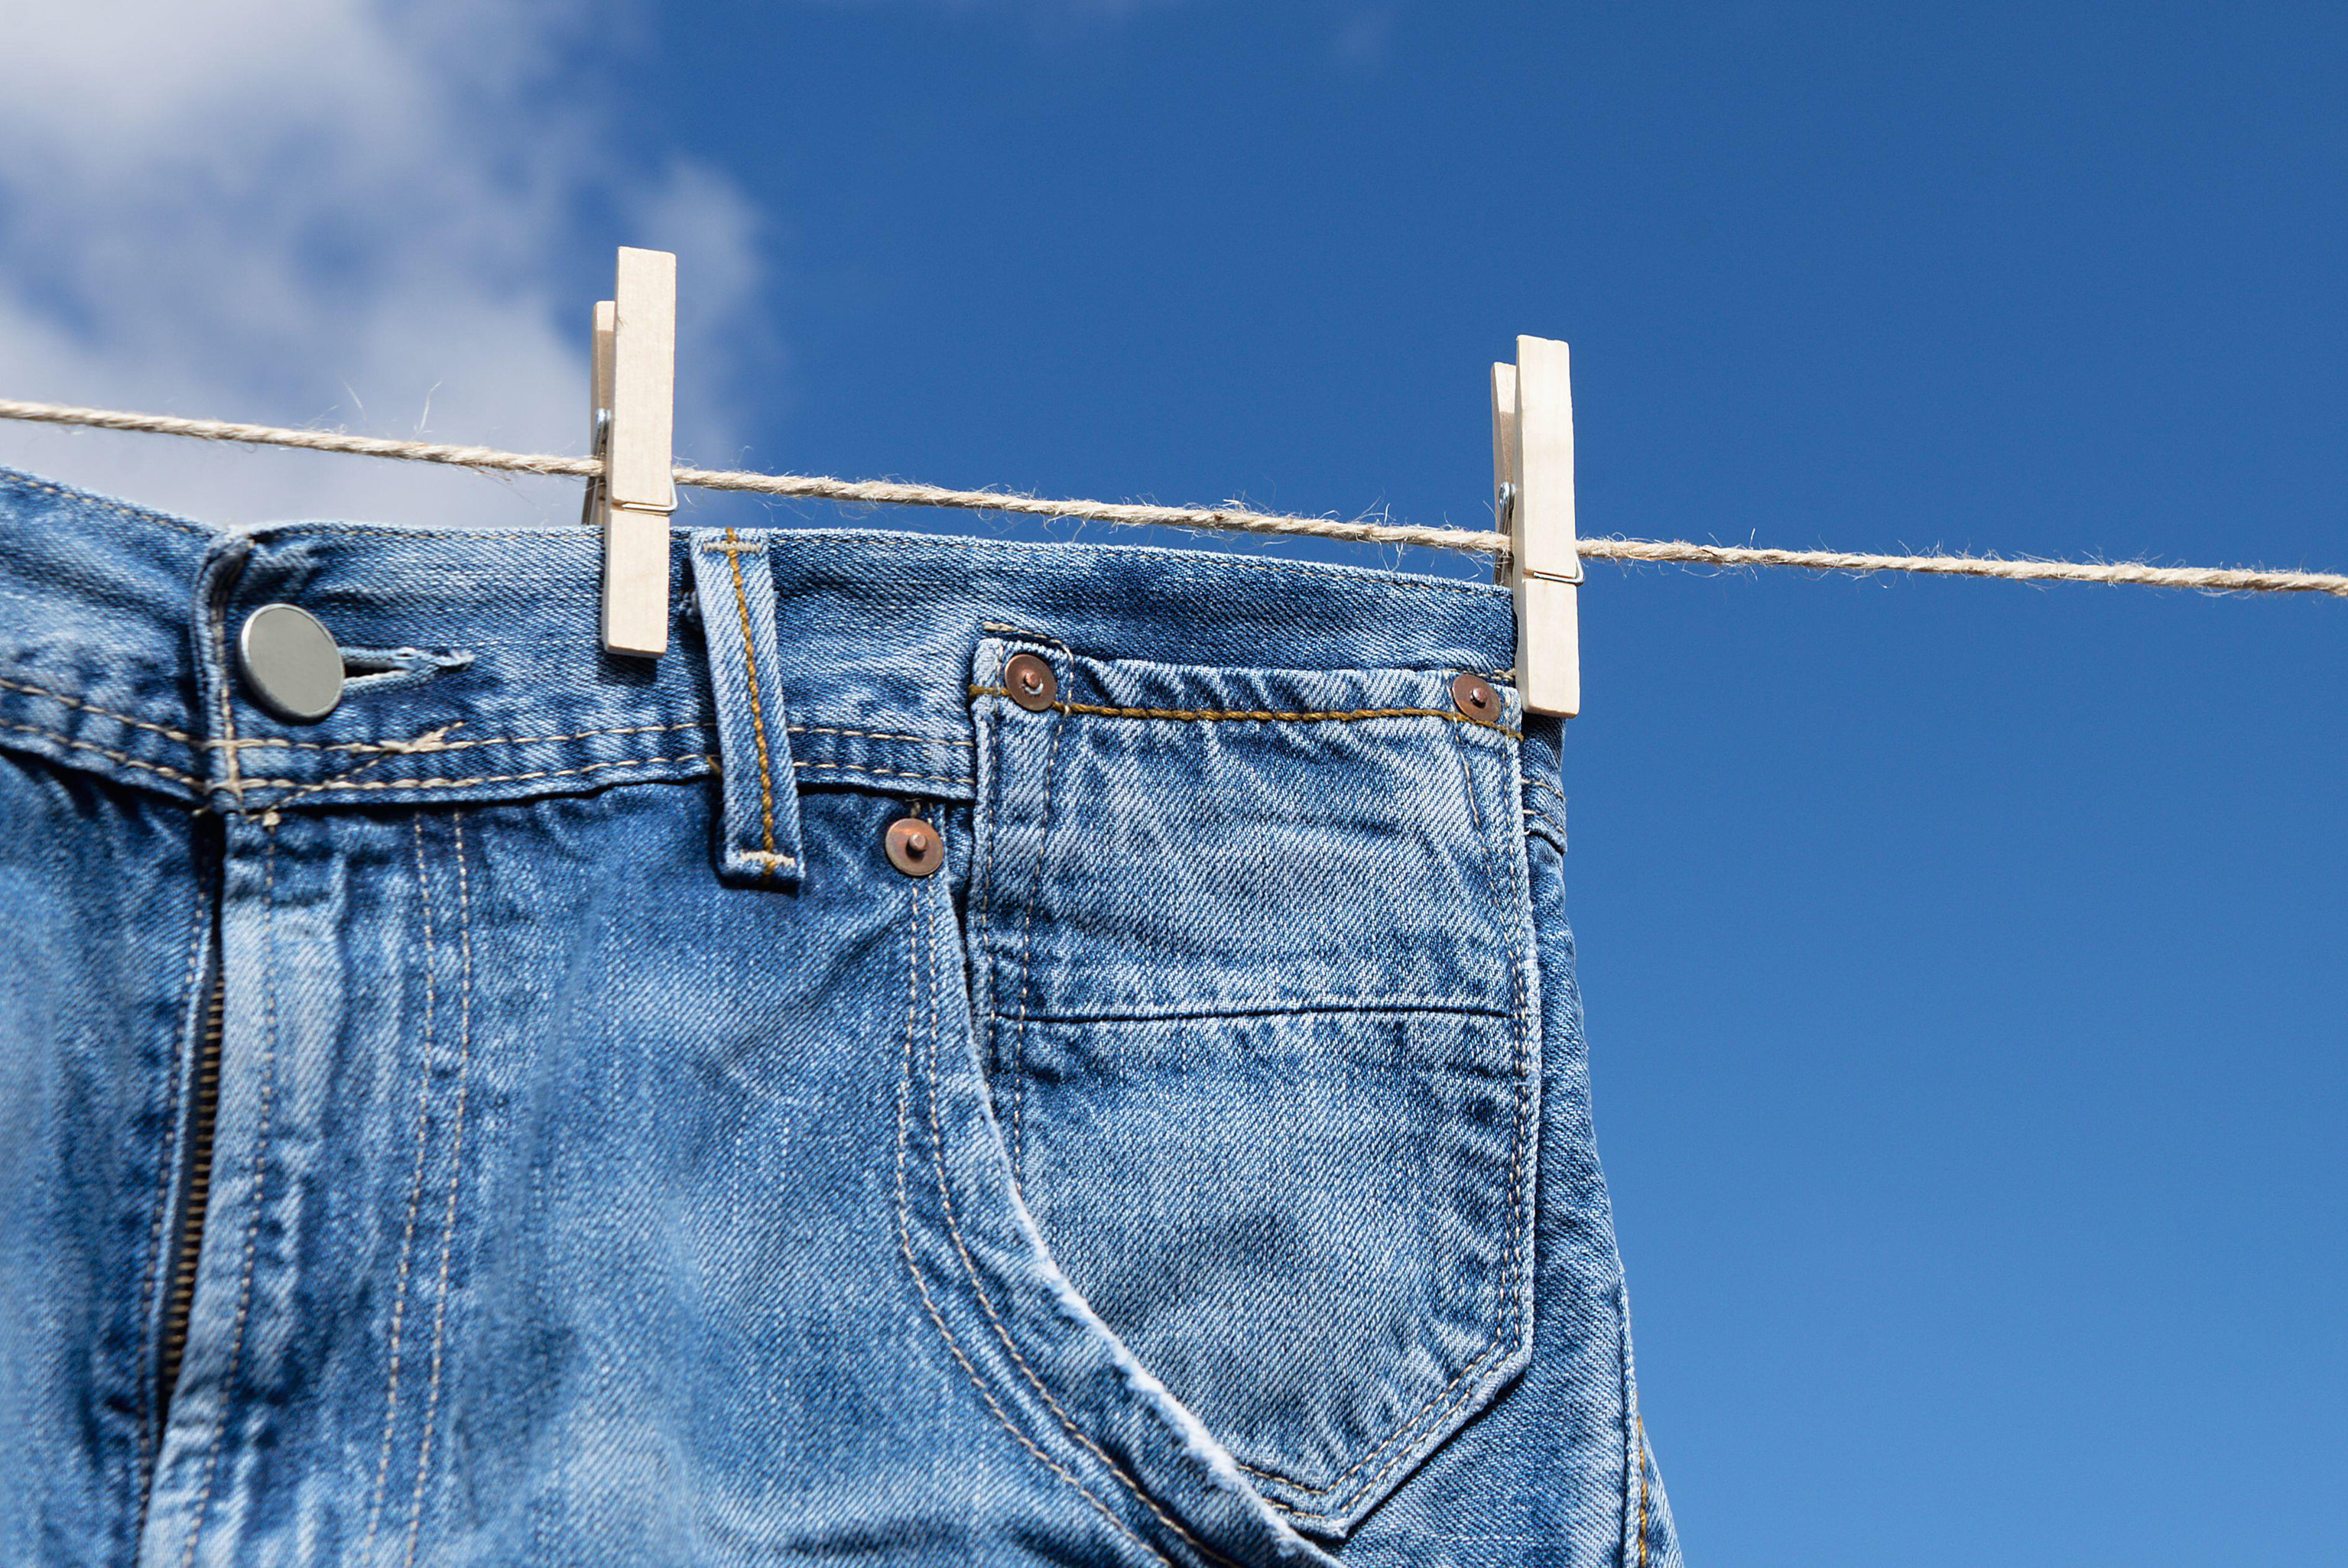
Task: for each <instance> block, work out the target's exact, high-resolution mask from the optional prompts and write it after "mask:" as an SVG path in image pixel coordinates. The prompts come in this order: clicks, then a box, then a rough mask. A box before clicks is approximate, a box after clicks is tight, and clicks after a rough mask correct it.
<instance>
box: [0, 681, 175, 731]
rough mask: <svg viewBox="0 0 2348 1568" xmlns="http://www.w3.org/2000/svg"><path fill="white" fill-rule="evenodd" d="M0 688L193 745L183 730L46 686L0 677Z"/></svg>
mask: <svg viewBox="0 0 2348 1568" xmlns="http://www.w3.org/2000/svg"><path fill="white" fill-rule="evenodd" d="M0 687H5V688H6V689H8V690H9V691H20V692H24V693H25V694H26V695H27V696H45V697H47V698H49V699H50V700H51V701H52V702H61V703H63V704H65V705H66V706H67V707H77V708H79V709H81V710H82V711H83V712H84V713H95V714H102V715H104V716H105V717H108V718H118V719H120V720H121V721H122V722H123V723H125V724H128V725H133V726H135V727H138V728H140V729H151V730H153V731H154V732H155V733H156V734H158V735H160V736H163V737H164V738H167V739H170V740H176V741H179V742H180V743H181V744H182V745H188V746H192V745H194V744H195V742H194V740H193V738H191V737H190V736H189V734H188V733H187V731H185V730H182V729H166V728H164V727H162V726H161V725H160V724H149V723H148V722H147V721H146V720H145V719H143V718H133V717H130V716H129V714H127V713H117V712H115V711H114V710H113V709H112V708H110V707H98V704H96V703H94V702H84V701H82V699H81V698H79V697H77V696H67V695H66V694H65V693H63V692H61V691H51V690H50V689H49V688H48V687H46V686H35V685H33V684H32V683H31V682H30V681H13V680H8V679H6V678H5V677H0Z"/></svg>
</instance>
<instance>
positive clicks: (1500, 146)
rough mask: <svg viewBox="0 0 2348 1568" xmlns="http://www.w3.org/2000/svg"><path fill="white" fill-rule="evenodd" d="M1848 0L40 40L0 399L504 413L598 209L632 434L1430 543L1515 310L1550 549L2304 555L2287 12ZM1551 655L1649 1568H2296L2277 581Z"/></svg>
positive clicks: (354, 492) (2302, 1132)
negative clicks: (1263, 513)
mask: <svg viewBox="0 0 2348 1568" xmlns="http://www.w3.org/2000/svg"><path fill="white" fill-rule="evenodd" d="M1919 11H1920V8H1917V7H1869V6H1855V5H1854V6H1847V7H1837V8H1827V7H1807V8H1805V7H1787V6H1776V5H1694V6H1690V5H1665V6H1653V7H1642V8H1639V9H1638V10H1637V11H1636V12H1630V11H1601V10H1599V9H1598V8H1588V9H1586V10H1582V11H1581V12H1579V13H1578V14H1577V12H1576V11H1574V10H1569V9H1568V8H1564V7H1557V6H1548V5H1524V6H1513V7H1512V6H1501V5H1494V6H1487V7H1459V6H1437V5H1428V4H1424V3H1421V4H1390V5H1355V4H1343V3H1338V0H1327V3H1319V0H1306V3H1302V4H1297V5H1288V6H1282V7H1268V6H1262V5H1229V4H1209V3H1205V0H1128V3H1126V4H1081V3H1078V0H1000V3H992V4H990V3H983V0H970V3H966V4H944V3H930V4H923V3H921V0H904V3H902V4H893V5H882V4H872V5H858V4H848V3H845V0H843V3H839V4H833V5H738V6H732V7H728V6H723V5H696V6H682V5H677V6H667V7H660V6H646V5H618V4H605V5H600V6H598V7H594V8H581V7H576V6H555V5H546V4H535V3H515V0H502V3H497V4H477V5H468V6H465V7H461V8H457V7H450V6H445V5H421V6H407V7H403V8H402V9H401V10H400V11H399V12H398V13H397V14H396V16H394V15H390V14H386V13H378V12H376V11H374V10H371V9H369V8H367V7H366V6H362V5H352V4H347V3H345V4H338V5H330V4H323V3H322V4H318V5H304V6H299V7H296V6H292V5H255V4H250V3H246V0H231V3H228V4H224V5H221V6H220V7H216V8H210V9H207V11H206V12H205V18H204V23H203V25H202V26H196V25H194V24H193V23H191V22H183V21H182V20H180V19H178V13H177V12H176V11H175V10H173V9H172V8H170V7H168V6H163V5H160V4H148V3H139V4H126V3H124V0H99V3H95V4H91V5H83V6H77V7H73V8H70V9H67V8H43V9H42V14H41V15H38V16H37V17H36V18H34V19H29V20H25V21H21V22H12V24H11V26H12V28H15V29H16V30H17V36H15V37H14V38H12V46H11V48H10V50H9V51H8V57H7V59H5V60H0V367H5V376H0V382H5V387H0V391H5V395H7V396H14V397H53V398H61V399H69V400H77V401H91V402H103V403H110V404H113V405H115V406H119V407H140V408H146V407H169V408H171V409H174V410H176V411H180V412H185V413H192V414H201V415H211V416H216V417H221V418H253V419H262V420H273V421H281V422H295V423H306V422H322V423H328V424H335V425H342V426H347V427H348V428H355V429H366V430H369V431H375V432H396V433H406V432H408V431H411V430H416V429H423V430H426V431H427V432H428V433H430V434H433V435H435V436H437V437H438V438H444V439H463V440H473V439H479V440H486V441H493V442H503V443H510V444H514V445H523V446H531V447H544V448H554V449H577V448H578V445H579V441H580V438H581V434H582V425H583V420H582V417H581V409H582V406H583V400H584V399H583V380H584V369H583V361H582V355H581V347H582V343H583V330H582V324H583V322H584V320H585V313H586V309H587V306H588V304H589V302H591V301H592V299H593V298H595V297H597V294H598V293H599V292H600V291H601V290H602V288H604V287H607V286H608V282H609V276H610V265H611V251H612V247H613V244H614V243H615V242H633V243H644V244H653V245H659V246H663V247H664V248H670V249H675V250H676V251H678V252H679V253H680V256H681V275H682V287H683V290H684V308H685V316H686V327H687V331H686V336H685V347H684V351H683V356H682V359H681V366H680V369H681V376H682V382H683V384H682V387H681V391H680V408H679V427H678V447H679V451H680V453H681V454H682V455H683V456H685V457H686V458H688V459H692V460H695V461H700V462H705V463H711V464H718V465H733V464H741V465H746V466H756V467H762V468H769V469H800V470H811V471H822V472H830V473H841V474H850V475H855V476H860V477H862V476H875V475H884V474H885V475H893V476H899V477H905V478H914V479H922V480H933V481H937V482H942V483H949V484H1004V485H1009V486H1014V487H1018V488H1023V489H1032V490H1039V491H1044V492H1048V493H1056V494H1071V495H1094V496H1105V497H1112V498H1128V497H1145V496H1146V497H1153V498H1156V499H1159V500H1168V501H1176V502H1207V501H1213V500H1221V499H1223V498H1226V497H1231V496H1244V497H1245V498H1247V499H1249V500H1252V501H1254V502H1256V503H1258V504H1260V505H1263V506H1267V507H1272V508H1279V509H1292V510H1298V511H1334V512H1339V513H1344V514H1347V515H1351V514H1354V513H1357V512H1361V511H1366V510H1371V509H1375V508H1385V509H1388V510H1390V511H1392V512H1393V513H1394V514H1395V515H1396V516H1398V517H1402V518H1406V519H1408V520H1410V521H1422V522H1436V521H1450V522H1454V523H1461V524H1468V525H1480V524H1481V523H1483V522H1485V521H1488V515H1489V514H1488V486H1489V456H1488V453H1489V432H1488V415H1487V407H1486V393H1485V375H1486V366H1488V363H1489V362H1490V361H1491V360H1493V359H1495V358H1498V357H1504V356H1506V355H1507V353H1508V351H1509V346H1510V343H1511V340H1512V338H1513V335H1515V334H1517V333H1519V332H1529V333H1536V334H1540V335H1550V336H1558V337H1563V338H1566V339H1568V340H1570V342H1571V343H1572V345H1573V347H1574V368H1575V399H1576V412H1577V423H1578V435H1579V444H1580V463H1581V475H1580V479H1581V524H1582V527H1583V529H1584V531H1590V532H1620V533H1624V534H1629V535H1633V536H1668V537H1680V538H1698V539H1718V540H1723V541H1735V542H1742V541H1746V540H1756V541H1758V542H1765V543H1775V544H1785V545H1796V546H1807V545H1828V546H1834V547H1841V548H1849V549H1869V550H1880V549H1896V548H1900V547H1920V546H1931V545H1936V544H1945V545H1949V546H1952V547H1966V548H1978V549H1993V550H2000V551H2005V552H2031V553H2042V554H2049V555H2065V556H2086V555H2106V556H2112V557H2146V558H2152V559H2157V560H2162V561H2182V562H2200V563H2211V564H2236V563H2264V564H2269V565H2285V566H2295V565H2305V566H2309V567H2313V568H2319V569H2329V570H2342V569H2348V478H2344V477H2343V476H2348V390H2343V387H2348V381H2343V377H2342V375H2341V373H2340V366H2342V365H2343V363H2348V307H2343V288H2342V284H2341V280H2342V279H2343V276H2348V201H2343V188H2348V95H2343V93H2342V91H2341V88H2340V84H2341V82H2342V81H2343V79H2348V15H2344V14H2343V13H2342V12H2341V11H2339V10H2338V9H2337V8H2336V7H2323V6H2316V5H2276V6H2250V7H2240V6H2231V7H2219V6H2207V7H2199V8H2190V7H2160V6H2127V7H2120V6H2112V7H2093V8H2091V7H2046V6H2018V5H1965V6H1962V7H1960V6H1943V7H1938V8H1936V9H1935V10H1934V11H1933V12H1932V13H1931V14H1923V15H1920V14H1919ZM126 13H128V14H129V15H125V14H126ZM0 460H10V461H15V462H20V463H24V464H26V465H28V466H32V467H36V468H39V469H45V470H46V471H49V472H52V473H56V474H58V475H61V476H62V477H66V478H68V479H73V480H80V481H83V482H87V483H92V484H96V485H99V486H102V487H105V488H108V489H111V490H120V491H127V492H129V493H130V494H132V495H134V496H138V497H139V498H141V499H145V500H154V501H158V502H161V503H164V504H170V505H176V506H180V507H184V508H187V509H190V510H194V511H202V512H205V513H207V514H208V515H213V516H218V517H259V516H265V515H281V516H282V515H321V514H327V515H357V516H376V517H395V518H398V519H401V520H432V519H445V520H448V521H479V520H491V519H505V520H512V519H514V518H518V517H519V518H528V517H530V516H541V515H542V516H545V517H548V518H550V519H557V520H560V519H562V518H566V517H569V516H572V515H575V510H576V504H577V502H576V492H575V489H573V488H571V487H564V486H552V485H533V484H508V483H500V482H494V481H489V480H480V479H477V478H471V477H468V476H464V475H456V474H441V473H420V474H419V473H414V472H410V471H408V470H407V469H404V468H396V467H394V466H391V465H370V464H367V463H365V462H362V461H359V460H356V459H306V458H302V457H296V456H291V455H283V454H276V455H271V454H248V453H238V452H225V451H211V450H203V449H199V450H193V451H191V450H187V449H178V448H173V447H170V444H168V443H164V442H160V441H157V440H152V439H149V440H145V441H143V442H142V441H139V440H136V439H129V438H108V437H102V436H95V435H90V434H88V433H84V434H79V435H66V434H62V433H57V432H41V431H24V430H12V429H6V428H0ZM705 504H706V503H705ZM722 504H723V506H725V507H731V508H735V509H736V511H735V512H729V513H725V515H729V516H730V515H740V516H742V517H743V518H744V520H745V521H755V520H756V519H757V518H758V517H759V516H761V515H762V511H761V510H760V509H759V508H758V507H757V503H754V502H748V501H743V500H730V501H726V502H724V503H722ZM704 515H711V514H710V513H705V514H704ZM776 515H777V516H778V519H779V520H782V521H822V520H824V518H825V517H826V515H827V514H826V513H825V512H824V511H823V509H820V508H815V507H794V508H788V509H784V510H782V511H779V512H778V513H777V514H776ZM902 521H906V522H907V523H908V525H910V526H922V527H938V526H951V527H955V528H963V529H982V530H983V529H995V528H1001V527H1007V525H1002V524H998V523H995V522H992V521H984V520H971V519H945V520H941V519H937V518H911V519H906V520H902ZM1102 533H1103V531H1100V530H1097V529H1093V530H1087V531H1086V536H1087V537H1098V536H1102ZM1218 547H1226V548H1239V549H1246V550H1258V551H1272V552H1278V551H1279V550H1281V549H1283V548H1286V547H1276V546H1270V545H1265V544H1262V543H1257V542H1242V543H1235V544H1220V545H1218ZM1300 548H1309V547H1300ZM1313 552H1315V553H1320V554H1323V555H1325V556H1331V557H1334V558H1340V559H1350V560H1356V561H1373V562H1375V561H1378V560H1383V559H1391V558H1392V557H1390V556H1386V555H1381V554H1380V553H1379V552H1365V551H1359V550H1346V549H1342V548H1338V547H1323V548H1319V549H1317V550H1314V551H1313ZM1409 563H1410V564H1413V565H1415V566H1418V567H1421V568H1423V569H1426V570H1433V571H1442V572H1449V573H1461V574H1465V573H1470V572H1472V571H1474V570H1475V568H1474V567H1473V566H1472V565H1471V564H1470V563H1468V562H1465V561H1457V560H1449V559H1444V558H1438V557H1432V556H1429V557H1417V556H1414V557H1412V558H1411V560H1410V562H1409ZM1582 617H1583V649H1582V656H1583V662H1584V686H1585V694H1586V695H1585V717H1582V718H1581V719H1580V720H1578V721H1577V722H1576V723H1575V724H1574V725H1573V727H1572V728H1571V730H1570V735H1569V739H1568V762H1567V767H1568V785H1569V790H1570V795H1571V799H1572V805H1571V823H1570V826H1571V832H1572V841H1573V849H1572V853H1571V855H1570V867H1569V870H1570V875H1571V879H1572V883H1571V903H1572V908H1573V911H1574V918H1575V923H1576V929H1577V934H1578V936H1579V938H1580V941H1581V952H1582V956H1583V965H1584V969H1583V979H1584V984H1585V986H1586V989H1587V993H1588V1001H1589V1010H1590V1025H1591V1036H1592V1040H1593V1048H1594V1072H1595V1078H1596V1084H1597V1091H1598V1096H1599V1100H1598V1126H1599V1134H1600V1140H1601V1151H1602V1152H1603V1154H1604V1156H1605V1158H1606V1162H1607V1167H1608V1171H1609V1172H1610V1175H1611V1178H1612V1182H1613V1185H1614V1191H1615V1195H1616V1201H1617V1205H1618V1220H1619V1224H1620V1229H1621V1237H1622V1250H1623V1253H1624V1254H1625V1257H1626V1260H1627V1262H1628V1264H1629V1266H1630V1270H1631V1277H1632V1300H1633V1305H1634V1308H1635V1313H1636V1321H1637V1326H1638V1331H1639V1352H1640V1369H1641V1378H1642V1383H1643V1398H1644V1405H1645V1411H1646V1418H1647V1422H1648V1427H1649V1430H1650V1432H1651V1434H1652V1435H1653V1439H1654V1441H1655V1444H1656V1447H1657V1449H1658V1451H1659V1454H1660V1457H1661V1459H1662V1461H1663V1468H1664V1473H1665V1476H1666V1478H1667V1480H1668V1481H1669V1483H1670V1486H1671V1488H1672V1491H1673V1503H1674V1506H1675V1508H1676V1511H1677V1512H1678V1516H1679V1520H1680V1523H1681V1526H1682V1530H1683V1533H1684V1537H1685V1541H1686V1545H1687V1548H1688V1551H1689V1554H1690V1561H1691V1562H1692V1563H1698V1564H1704V1563H1722V1564H1725V1563H1736V1564H1740V1565H1745V1568H1754V1565H1774V1564H1787V1565H1793V1564H1800V1565H1802V1568H1827V1565H1839V1564H1846V1563H1848V1564H1868V1565H1876V1564H1883V1563H1901V1564H1911V1563H1912V1564H1960V1563H1962V1564H1966V1565H1968V1568H1970V1565H1973V1564H1978V1563H1984V1562H1994V1563H2062V1564H2079V1563H2114V1564H2118V1563H2127V1564H2131V1565H2152V1564H2203V1563H2208V1564H2218V1563H2226V1564H2233V1563H2243V1562H2249V1561H2255V1562H2258V1563H2272V1564H2301V1563H2305V1564H2316V1563H2322V1564H2336V1563H2340V1562H2343V1561H2348V1334H2343V1327H2342V1326H2343V1307H2342V1298H2343V1287H2348V1140H2343V1137H2342V1129H2343V1120H2348V1118H2343V1109H2348V1051H2343V1044H2348V1024H2343V979H2348V961H2343V951H2344V950H2348V835H2343V831H2342V811H2341V806H2342V802H2343V779H2348V705H2343V700H2342V694H2343V686H2348V683H2343V676H2348V603H2341V602H2338V601H2333V600H2319V599H2312V598H2291V599H2285V598H2280V597H2272V596H2266V597H2258V598H2238V599H2213V598H2207V597H2201V596H2195V595H2182V594H2161V593H2151V592H2147V591H2143V590H2133V589H2130V590H2096V589H2085V588H2076V587H2071V588H2049V589H2032V588H2024V587H2017V586H2012V585H2004V584H1987V583H1936V582H1920V581H1902V580H1889V579H1875V580H1852V579H1849V578H1836V579H1818V578H1812V577H1807V576H1803V575H1798V574H1791V573H1773V574H1766V575H1729V576H1717V575H1704V574H1697V573H1685V572H1679V571H1674V570H1668V569H1656V568H1647V569H1640V570H1632V571H1624V570H1621V569H1618V568H1614V567H1611V566H1600V567H1597V568H1595V569H1594V570H1593V573H1592V581H1591V585H1590V586H1589V587H1588V588H1586V589H1585V590H1584V592H1583V594H1582Z"/></svg>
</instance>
